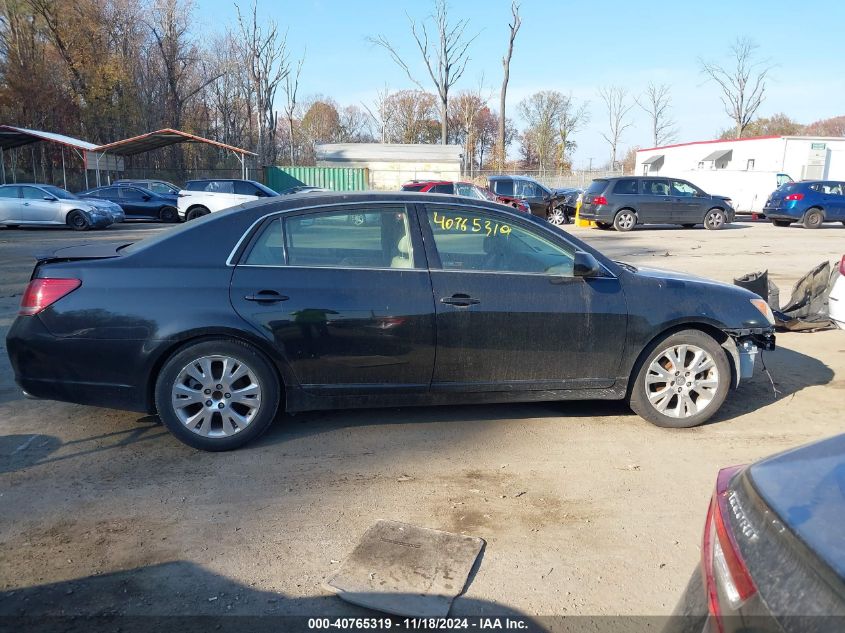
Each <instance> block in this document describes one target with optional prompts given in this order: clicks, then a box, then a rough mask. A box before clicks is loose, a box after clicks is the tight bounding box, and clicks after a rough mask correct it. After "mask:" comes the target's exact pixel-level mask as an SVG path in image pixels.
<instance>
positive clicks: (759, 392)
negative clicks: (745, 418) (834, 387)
mask: <svg viewBox="0 0 845 633" xmlns="http://www.w3.org/2000/svg"><path fill="white" fill-rule="evenodd" d="M764 364H765V367H766V368H767V369H768V373H769V375H770V376H771V381H770V380H769V375H767V374H766V371H765V369H764V368H763V365H764ZM833 378H834V373H833V370H832V369H831V368H830V367H828V366H827V365H825V364H824V363H823V362H821V361H820V360H818V359H817V358H813V357H812V356H807V355H806V354H801V353H799V352H796V351H794V350H791V349H789V348H787V347H782V346H781V347H778V348H777V349H776V350H775V351H773V352H762V353H761V355H760V356H759V357H758V359H757V363H756V367H755V369H754V377H753V378H752V379H751V380H749V381H744V382H742V383H740V385H739V389H737V390H736V391H733V392H731V393H729V394H728V398H727V400H726V401H725V404H723V405H722V408H721V409H720V410H719V412H718V413H717V414H716V415H714V416H713V417H712V418H710V420H709V421H708V422H707V424H714V423H717V422H722V421H726V420H730V419H731V418H735V417H739V416H741V415H745V414H746V413H750V412H752V411H756V410H758V409H761V408H763V407H765V406H768V405H770V404H773V403H774V402H777V401H780V400H785V399H787V398H792V397H793V396H795V394H796V393H798V392H799V391H801V390H802V389H804V388H806V387H813V386H816V385H826V384H827V383H829V382H831V381H832V380H833ZM772 383H774V384H772Z"/></svg>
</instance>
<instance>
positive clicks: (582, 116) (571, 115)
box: [557, 93, 590, 170]
mask: <svg viewBox="0 0 845 633" xmlns="http://www.w3.org/2000/svg"><path fill="white" fill-rule="evenodd" d="M588 106H589V103H587V102H586V101H585V102H584V103H582V104H580V105H578V104H577V103H576V102H575V99H574V98H573V96H572V94H571V93H570V94H569V95H566V96H565V97H564V99H563V104H562V106H561V108H560V112H559V114H558V121H557V128H558V136H559V137H560V145H559V146H558V147H559V155H558V165H559V166H560V168H561V170H563V169H564V168H567V169H568V168H571V164H570V163H569V162H568V161H567V156H568V155H569V154H570V153H571V152H572V150H574V149H575V141H573V140H572V137H573V136H574V135H575V133H576V132H578V131H580V130H581V129H582V128H583V127H584V126H585V125H586V124H587V123H589V122H590V112H589V110H588V109H587V108H588Z"/></svg>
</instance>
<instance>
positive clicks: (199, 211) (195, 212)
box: [185, 207, 211, 221]
mask: <svg viewBox="0 0 845 633" xmlns="http://www.w3.org/2000/svg"><path fill="white" fill-rule="evenodd" d="M209 213H211V211H209V210H208V209H206V208H205V207H191V208H190V209H188V212H187V213H186V214H185V219H186V220H188V221H191V220H196V219H198V218H201V217H202V216H204V215H208V214H209Z"/></svg>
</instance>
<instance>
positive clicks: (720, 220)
mask: <svg viewBox="0 0 845 633" xmlns="http://www.w3.org/2000/svg"><path fill="white" fill-rule="evenodd" d="M724 223H725V215H724V214H723V213H722V212H721V211H715V210H714V211H709V212H708V213H707V217H706V218H704V226H706V227H707V228H708V229H720V228H722V225H723V224H724Z"/></svg>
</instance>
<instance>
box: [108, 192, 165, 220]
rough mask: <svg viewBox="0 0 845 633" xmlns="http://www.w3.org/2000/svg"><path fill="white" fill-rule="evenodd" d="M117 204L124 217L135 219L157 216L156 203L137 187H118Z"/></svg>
mask: <svg viewBox="0 0 845 633" xmlns="http://www.w3.org/2000/svg"><path fill="white" fill-rule="evenodd" d="M117 190H118V195H119V200H118V202H119V204H120V206H121V207H122V208H123V211H124V212H125V213H126V215H129V216H132V217H135V218H152V217H157V216H158V208H157V207H158V203H157V202H155V201H153V200H152V196H150V194H148V193H146V192H145V191H144V190H143V189H138V188H137V187H126V186H123V187H118V188H117Z"/></svg>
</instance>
